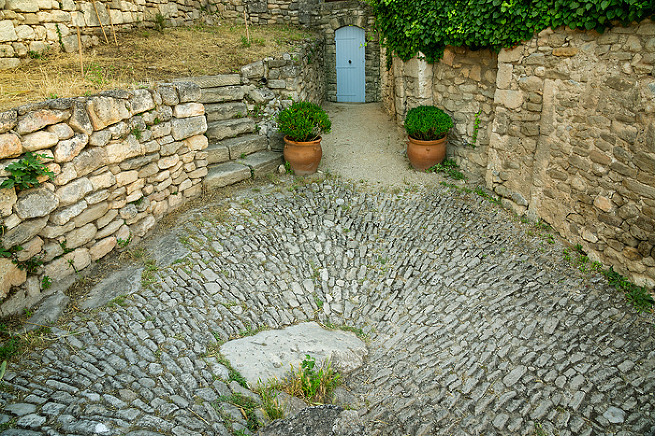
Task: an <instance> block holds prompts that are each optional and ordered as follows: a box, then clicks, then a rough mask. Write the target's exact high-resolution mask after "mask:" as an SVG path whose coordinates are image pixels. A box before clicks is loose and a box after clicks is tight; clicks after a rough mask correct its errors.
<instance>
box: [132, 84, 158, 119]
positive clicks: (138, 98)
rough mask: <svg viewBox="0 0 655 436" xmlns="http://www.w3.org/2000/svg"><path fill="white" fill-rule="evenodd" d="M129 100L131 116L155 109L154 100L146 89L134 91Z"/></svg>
mask: <svg viewBox="0 0 655 436" xmlns="http://www.w3.org/2000/svg"><path fill="white" fill-rule="evenodd" d="M132 92H133V94H134V95H133V97H132V98H130V100H129V103H130V112H131V114H132V115H136V114H140V113H142V112H146V111H149V110H151V109H154V108H155V100H154V99H153V98H152V95H151V94H150V91H148V90H147V89H135V90H134V91H132Z"/></svg>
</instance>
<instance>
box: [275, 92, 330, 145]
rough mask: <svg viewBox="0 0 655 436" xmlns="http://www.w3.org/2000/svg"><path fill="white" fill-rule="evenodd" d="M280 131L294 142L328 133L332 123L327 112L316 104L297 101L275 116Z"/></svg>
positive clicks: (307, 140)
mask: <svg viewBox="0 0 655 436" xmlns="http://www.w3.org/2000/svg"><path fill="white" fill-rule="evenodd" d="M277 124H278V128H279V130H280V132H281V133H283V134H284V135H285V136H288V137H289V139H290V140H292V141H295V142H309V141H314V140H316V139H318V138H320V136H321V134H322V133H329V132H330V128H331V127H332V123H331V122H330V119H329V117H328V115H327V113H326V112H325V111H324V110H323V109H322V108H321V107H320V106H319V105H317V104H314V103H310V102H306V101H299V102H295V103H293V104H292V105H291V106H289V107H288V108H286V109H284V110H283V111H281V112H280V113H279V114H278V116H277Z"/></svg>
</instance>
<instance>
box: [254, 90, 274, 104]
mask: <svg viewBox="0 0 655 436" xmlns="http://www.w3.org/2000/svg"><path fill="white" fill-rule="evenodd" d="M248 97H250V99H251V100H252V101H254V102H255V103H256V104H260V105H262V104H267V103H268V102H269V101H271V100H273V99H274V98H275V94H274V93H273V91H271V90H270V89H268V88H255V89H253V90H252V91H250V92H249V93H248Z"/></svg>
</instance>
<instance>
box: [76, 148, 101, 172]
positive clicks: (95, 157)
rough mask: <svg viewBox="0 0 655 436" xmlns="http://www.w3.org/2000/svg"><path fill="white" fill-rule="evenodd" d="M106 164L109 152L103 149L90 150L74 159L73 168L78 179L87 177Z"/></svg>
mask: <svg viewBox="0 0 655 436" xmlns="http://www.w3.org/2000/svg"><path fill="white" fill-rule="evenodd" d="M106 163H107V150H106V149H104V148H101V147H91V148H88V149H86V150H84V151H82V152H81V153H80V154H79V155H78V156H77V157H75V159H73V167H74V168H75V173H76V174H77V177H82V176H85V175H87V174H89V173H90V172H92V171H95V170H96V169H98V168H100V167H102V166H103V165H105V164H106Z"/></svg>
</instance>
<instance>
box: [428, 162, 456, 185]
mask: <svg viewBox="0 0 655 436" xmlns="http://www.w3.org/2000/svg"><path fill="white" fill-rule="evenodd" d="M458 168H459V165H457V162H455V161H454V160H452V159H446V160H444V161H443V162H441V163H439V164H436V165H435V166H433V167H430V168H428V169H427V170H425V172H426V173H444V174H445V175H446V176H447V177H450V178H451V179H453V180H464V179H465V178H466V177H464V174H463V173H462V172H461V171H459V170H458Z"/></svg>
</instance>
